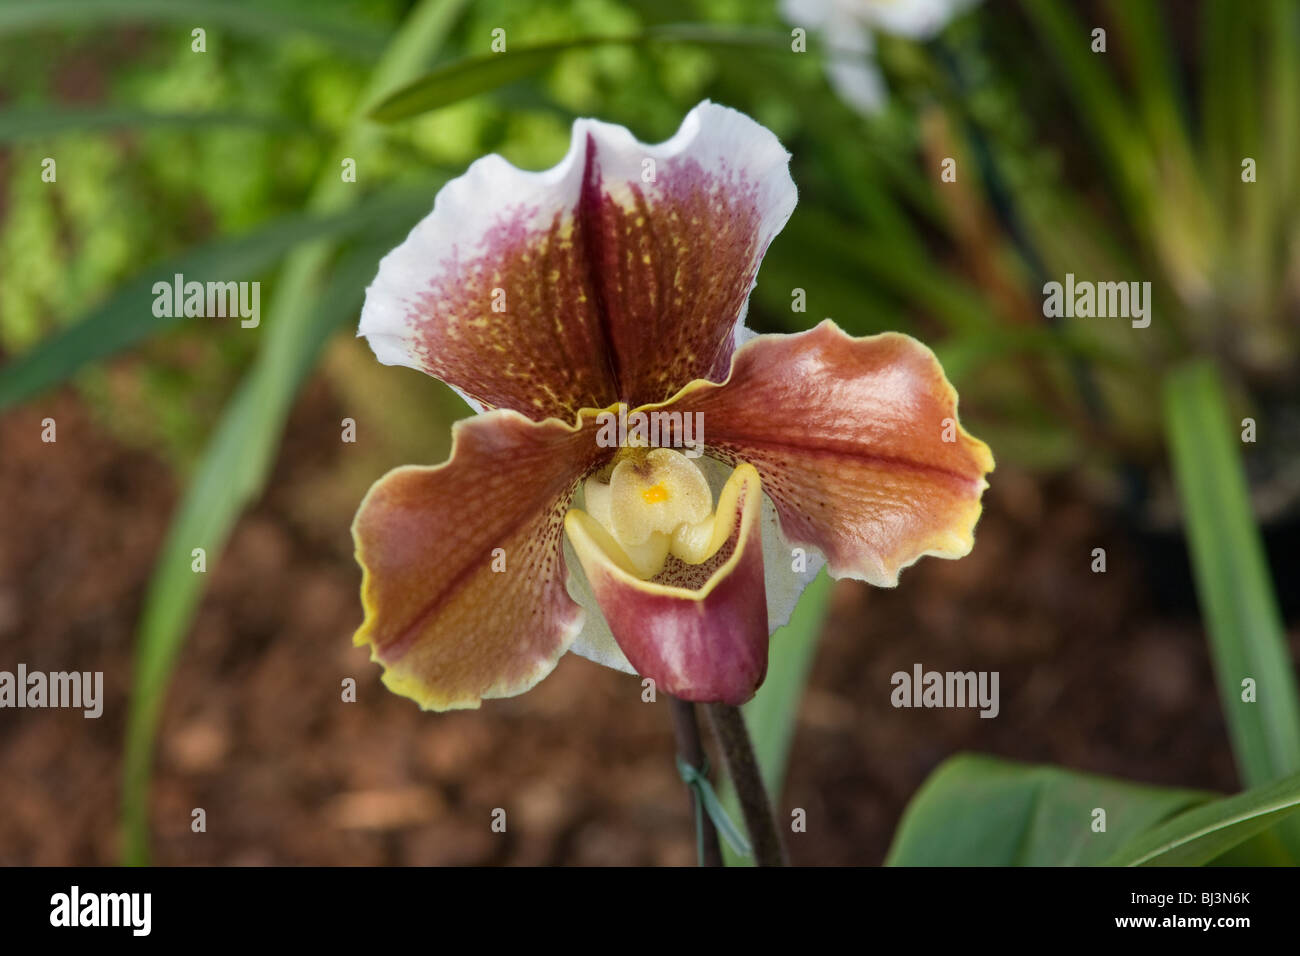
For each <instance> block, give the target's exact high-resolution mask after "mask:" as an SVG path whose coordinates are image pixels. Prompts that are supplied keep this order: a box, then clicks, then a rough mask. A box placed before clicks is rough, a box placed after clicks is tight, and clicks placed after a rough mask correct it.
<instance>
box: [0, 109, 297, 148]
mask: <svg viewBox="0 0 1300 956" xmlns="http://www.w3.org/2000/svg"><path fill="white" fill-rule="evenodd" d="M229 126H243V127H250V128H253V129H264V130H269V131H273V132H285V133H311V134H312V135H320V131H319V130H314V129H312V127H310V126H308V125H307V124H306V123H304V122H302V121H301V120H299V119H297V118H294V117H285V116H258V115H256V114H253V113H231V112H224V113H223V112H210V113H155V112H150V111H148V110H142V109H136V108H134V107H103V108H94V109H56V108H53V107H50V106H42V107H39V108H36V109H14V110H3V111H0V143H12V142H17V141H19V140H24V139H37V138H39V137H43V136H56V135H58V134H60V133H92V132H99V131H101V130H118V129H157V128H173V129H185V130H206V129H214V128H220V127H229Z"/></svg>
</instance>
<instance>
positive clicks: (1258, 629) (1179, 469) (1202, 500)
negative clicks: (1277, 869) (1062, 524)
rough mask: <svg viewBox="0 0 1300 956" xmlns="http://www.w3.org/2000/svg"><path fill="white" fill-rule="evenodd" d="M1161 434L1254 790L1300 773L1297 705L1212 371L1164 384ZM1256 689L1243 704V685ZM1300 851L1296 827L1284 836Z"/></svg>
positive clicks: (1240, 761)
mask: <svg viewBox="0 0 1300 956" xmlns="http://www.w3.org/2000/svg"><path fill="white" fill-rule="evenodd" d="M1164 410H1165V430H1166V434H1167V436H1168V440H1169V449H1170V456H1171V460H1172V465H1173V472H1174V478H1175V481H1176V484H1177V486H1178V493H1179V497H1180V499H1181V500H1182V505H1183V516H1184V520H1185V521H1186V523H1187V534H1188V543H1189V547H1190V550H1191V557H1192V568H1193V570H1194V572H1195V575H1196V590H1197V597H1198V599H1199V600H1200V604H1201V611H1202V614H1203V616H1204V618H1205V627H1206V631H1207V632H1208V635H1209V639H1210V651H1211V655H1212V657H1213V660H1214V669H1215V675H1216V678H1217V681H1218V685H1219V698H1220V701H1221V702H1222V705H1223V712H1224V716H1225V717H1226V718H1227V721H1228V730H1229V735H1230V737H1231V740H1232V750H1233V754H1234V755H1235V757H1236V760H1237V768H1238V771H1239V772H1240V774H1241V778H1242V780H1243V781H1244V783H1245V784H1246V785H1247V786H1250V787H1258V786H1261V785H1263V784H1266V783H1269V782H1271V781H1274V780H1277V779H1278V778H1280V777H1283V776H1286V775H1288V774H1291V773H1295V772H1296V771H1297V770H1300V703H1297V695H1296V681H1295V673H1294V671H1293V670H1292V665H1291V655H1290V653H1289V651H1288V649H1287V645H1286V640H1285V636H1284V633H1283V629H1282V616H1281V613H1280V611H1279V610H1278V605H1277V599H1276V596H1275V595H1274V593H1273V585H1272V580H1271V577H1270V574H1269V568H1268V562H1267V559H1266V558H1265V555H1264V546H1263V542H1262V540H1261V539H1260V535H1259V529H1258V528H1257V527H1256V526H1255V520H1254V516H1253V514H1252V512H1251V506H1250V497H1249V494H1248V491H1247V486H1246V477H1245V472H1244V470H1243V467H1242V461H1241V452H1240V449H1241V447H1242V446H1241V443H1240V441H1239V439H1238V437H1237V434H1236V432H1237V429H1238V427H1239V426H1237V425H1236V424H1235V423H1234V422H1232V421H1231V420H1230V417H1229V411H1228V404H1227V401H1226V399H1225V397H1224V394H1223V387H1222V385H1221V384H1220V382H1219V376H1218V373H1217V371H1216V370H1215V368H1214V366H1213V365H1212V364H1210V363H1209V362H1206V361H1195V362H1191V363H1188V364H1185V365H1183V366H1180V367H1179V368H1176V369H1175V370H1174V371H1172V372H1170V373H1169V374H1168V376H1167V377H1166V379H1165V383H1164ZM1247 678H1249V679H1251V680H1253V681H1254V682H1255V696H1254V699H1252V700H1250V701H1249V702H1247V701H1243V700H1242V696H1243V686H1242V683H1243V681H1244V680H1246V679H1247ZM1287 831H1288V839H1287V842H1288V846H1289V847H1290V848H1291V850H1292V852H1297V850H1298V848H1300V827H1296V826H1295V825H1294V824H1291V825H1289V826H1288V827H1287Z"/></svg>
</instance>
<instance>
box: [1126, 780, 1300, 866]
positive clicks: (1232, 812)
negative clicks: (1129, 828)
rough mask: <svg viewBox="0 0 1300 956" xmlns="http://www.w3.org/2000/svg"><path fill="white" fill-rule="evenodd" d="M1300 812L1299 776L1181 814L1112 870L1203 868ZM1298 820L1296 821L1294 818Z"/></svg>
mask: <svg viewBox="0 0 1300 956" xmlns="http://www.w3.org/2000/svg"><path fill="white" fill-rule="evenodd" d="M1297 808H1300V773H1297V774H1292V775H1291V776H1289V777H1285V778H1283V779H1282V780H1279V781H1277V782H1276V783H1271V784H1267V785H1266V786H1263V787H1256V788H1254V789H1253V790H1247V791H1246V792H1245V793H1239V794H1237V795H1235V796H1232V797H1224V798H1223V799H1221V800H1215V801H1213V802H1212V803H1208V804H1205V805H1204V806H1200V807H1196V808H1194V809H1191V810H1188V811H1187V812H1185V813H1182V814H1179V815H1178V816H1177V817H1174V818H1173V819H1172V820H1169V821H1168V822H1166V823H1164V824H1162V825H1160V826H1158V827H1156V828H1154V829H1153V830H1151V831H1149V832H1147V833H1144V834H1142V835H1141V836H1138V837H1136V838H1134V839H1133V840H1131V841H1129V842H1128V843H1125V844H1124V846H1123V847H1122V848H1121V849H1120V850H1119V851H1118V852H1117V853H1116V854H1115V855H1114V856H1113V857H1111V858H1110V859H1109V860H1107V861H1106V862H1107V863H1108V864H1109V865H1111V866H1200V865H1201V864H1204V863H1208V862H1210V861H1211V860H1213V859H1215V858H1216V857H1219V856H1222V855H1223V854H1224V853H1226V852H1228V851H1229V850H1232V849H1233V848H1234V847H1236V846H1238V845H1239V844H1241V843H1242V842H1243V841H1245V840H1247V839H1249V838H1250V837H1252V836H1254V835H1255V834H1257V833H1262V832H1264V831H1266V830H1268V829H1269V828H1270V827H1272V826H1273V825H1274V824H1276V823H1278V822H1279V821H1281V820H1282V819H1284V818H1285V817H1287V816H1288V815H1290V814H1292V813H1294V812H1295V810H1296V809H1297ZM1293 819H1294V818H1293Z"/></svg>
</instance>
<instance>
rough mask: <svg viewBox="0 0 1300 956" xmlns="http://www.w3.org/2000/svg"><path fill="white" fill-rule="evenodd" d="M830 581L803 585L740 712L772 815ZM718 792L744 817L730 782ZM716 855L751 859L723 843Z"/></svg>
mask: <svg viewBox="0 0 1300 956" xmlns="http://www.w3.org/2000/svg"><path fill="white" fill-rule="evenodd" d="M833 584H834V582H833V581H832V580H831V576H830V575H829V574H827V573H826V571H825V570H823V571H822V572H821V573H820V574H819V575H817V577H816V578H814V579H813V581H812V583H811V584H809V585H808V588H807V590H805V591H804V592H803V596H802V597H800V599H799V604H798V606H796V607H795V609H794V613H793V614H792V615H790V622H789V623H788V624H786V626H785V627H783V628H781V629H780V630H778V631H777V632H776V633H775V634H773V635H772V640H771V643H770V644H769V647H770V650H769V656H768V663H767V679H766V680H765V681H763V686H762V687H760V688H759V689H758V694H757V695H756V696H755V697H754V699H753V700H751V701H750V702H749V703H748V704H746V705H745V706H744V707H743V708H742V711H741V712H742V713H743V714H744V716H745V726H746V727H748V728H749V735H750V738H751V739H752V740H753V742H754V756H755V757H756V758H757V760H758V768H759V770H760V771H761V772H762V774H763V784H764V786H766V787H767V792H768V794H769V796H770V797H771V799H772V802H773V805H774V806H775V807H776V813H777V814H778V818H779V816H780V814H781V808H780V798H781V790H782V786H783V784H784V782H785V769H786V764H787V763H788V761H789V757H790V744H791V742H792V741H793V740H794V732H795V719H796V718H797V717H798V714H799V703H800V701H802V700H803V693H804V689H805V687H806V686H807V684H808V675H809V674H810V673H811V671H812V665H813V658H814V657H815V656H816V653H817V641H818V638H820V637H821V631H822V624H823V622H824V621H825V618H826V602H827V600H828V599H829V598H830V593H831V588H832V586H833ZM720 792H721V793H722V805H723V806H724V807H725V808H726V810H727V812H728V813H729V814H731V817H732V819H734V820H742V819H744V816H743V814H742V813H741V810H740V801H739V800H737V799H736V791H735V788H734V787H732V785H731V781H730V780H728V781H726V783H725V785H724V786H723V787H721V788H720ZM722 855H723V858H724V859H725V860H726V862H727V865H728V866H752V865H753V859H752V858H750V857H745V856H740V855H739V854H736V853H732V852H731V851H730V848H729V847H726V846H724V847H723V848H722Z"/></svg>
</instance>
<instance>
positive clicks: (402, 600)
mask: <svg viewBox="0 0 1300 956" xmlns="http://www.w3.org/2000/svg"><path fill="white" fill-rule="evenodd" d="M595 433H596V429H595V426H594V425H593V424H592V419H591V418H590V417H584V418H582V419H581V420H579V422H578V423H577V424H575V425H566V424H565V423H563V422H560V421H558V420H555V419H549V420H547V421H545V422H540V423H539V422H533V421H530V420H529V419H527V418H525V417H524V416H523V415H520V414H518V413H517V412H513V411H506V410H502V411H495V412H489V413H487V414H484V415H480V416H477V417H475V418H471V419H467V420H466V421H462V422H458V423H457V425H456V426H455V429H454V430H453V444H452V453H451V457H450V459H449V460H448V461H447V462H446V463H445V464H442V465H439V466H437V467H434V468H421V467H414V466H408V467H404V468H397V469H395V470H394V471H391V472H389V473H388V474H387V475H385V476H384V477H383V478H381V479H380V480H379V481H378V482H376V483H375V484H374V486H373V487H372V488H371V489H370V492H369V493H368V494H367V495H366V497H365V499H364V500H363V501H362V503H361V507H360V509H359V510H358V511H357V516H356V519H355V521H354V522H353V525H352V536H353V540H354V542H355V543H356V555H357V561H358V562H359V563H360V564H361V568H362V583H361V601H362V605H363V606H364V608H365V621H364V622H363V623H362V625H361V628H360V629H359V630H358V631H357V633H356V637H355V638H354V642H355V643H356V644H358V645H361V644H369V645H370V646H371V659H372V660H374V661H377V662H379V663H381V664H383V666H384V677H383V680H384V683H385V684H386V685H387V686H388V687H389V689H391V690H392V691H394V692H395V693H398V694H402V695H404V696H406V697H410V698H412V699H414V700H415V701H417V702H418V703H419V704H420V706H421V707H423V708H424V709H426V710H450V709H455V708H463V707H477V706H478V705H479V703H480V701H481V699H482V698H485V697H509V696H513V695H514V694H519V693H522V692H523V691H525V690H527V689H528V688H530V687H532V686H533V685H534V684H535V683H537V681H539V680H541V679H542V678H543V677H545V676H546V675H547V674H549V673H550V672H551V669H552V668H554V666H555V664H556V662H557V661H558V660H559V658H560V656H561V655H562V654H564V652H565V651H566V650H567V649H568V647H569V644H570V643H571V642H572V641H573V638H574V635H575V634H577V632H578V631H579V630H581V627H582V616H583V615H582V610H581V608H580V607H579V606H578V605H577V604H576V603H574V601H573V600H572V599H570V597H569V596H568V593H567V592H566V590H565V578H566V569H565V565H564V556H563V552H562V548H561V533H562V526H563V520H564V514H565V511H566V510H567V508H568V505H569V501H570V499H571V497H572V495H573V492H574V489H575V487H576V486H577V483H578V482H579V481H580V480H581V478H582V477H583V476H584V475H585V474H586V473H587V472H588V471H590V470H591V469H592V468H593V467H595V466H596V464H597V463H598V461H599V459H600V457H601V456H602V455H608V451H607V450H606V449H602V448H598V447H597V446H596V442H595V438H594V436H595Z"/></svg>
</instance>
